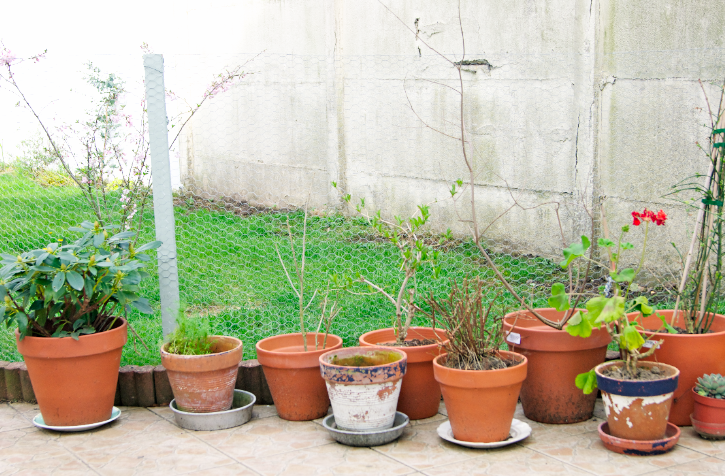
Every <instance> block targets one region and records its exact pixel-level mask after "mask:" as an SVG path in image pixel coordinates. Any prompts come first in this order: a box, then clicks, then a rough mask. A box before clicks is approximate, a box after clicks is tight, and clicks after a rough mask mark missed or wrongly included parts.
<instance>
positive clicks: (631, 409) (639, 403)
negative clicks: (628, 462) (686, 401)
mask: <svg viewBox="0 0 725 476" xmlns="http://www.w3.org/2000/svg"><path fill="white" fill-rule="evenodd" d="M623 366H624V362H622V361H613V362H607V363H604V364H600V365H598V366H597V367H596V369H595V370H596V374H597V386H598V387H599V389H600V390H601V392H602V401H603V402H604V411H605V413H606V414H607V423H608V426H609V434H610V435H611V436H614V437H616V438H622V439H625V440H638V441H639V440H661V439H662V438H664V436H665V432H666V430H667V416H668V415H669V414H670V407H671V406H672V394H673V392H674V390H675V389H676V388H677V381H678V376H679V373H680V372H679V370H677V369H676V368H675V367H672V366H670V365H666V364H660V363H656V362H639V369H640V372H639V375H638V376H637V377H634V378H632V376H631V375H628V374H627V372H624V373H623V372H622V371H621V367H623ZM614 376H624V377H629V378H628V379H622V378H617V377H614Z"/></svg>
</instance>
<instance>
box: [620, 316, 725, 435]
mask: <svg viewBox="0 0 725 476" xmlns="http://www.w3.org/2000/svg"><path fill="white" fill-rule="evenodd" d="M658 313H659V314H660V315H662V316H663V317H665V319H667V322H670V318H671V317H672V310H668V311H658ZM638 315H639V314H638V313H633V314H629V315H628V316H627V317H629V319H630V320H634V319H635V318H636V317H637V316H638ZM643 323H644V328H645V329H648V330H657V329H659V328H660V327H661V326H662V322H661V321H660V320H659V318H658V317H657V316H655V315H652V316H649V317H646V318H644V321H643ZM675 326H679V327H682V328H684V327H685V325H684V322H683V321H682V318H681V317H680V316H678V318H677V320H676V321H675ZM710 329H711V330H712V331H714V332H713V333H711V334H668V333H658V334H655V335H654V336H652V337H649V334H648V337H647V338H648V339H650V340H660V339H663V340H664V342H663V343H662V345H661V346H660V348H659V349H657V350H656V351H655V353H654V355H653V356H652V357H649V358H648V359H646V360H652V361H657V362H662V363H664V364H669V365H672V366H673V367H677V368H678V369H680V384H679V386H678V387H677V390H675V395H674V399H673V401H672V410H670V422H671V423H674V424H675V425H678V426H690V424H691V422H690V415H691V414H692V412H693V410H694V407H695V401H694V399H693V397H692V392H691V391H690V389H692V387H694V386H695V384H696V383H697V377H701V376H702V375H703V374H721V375H725V316H723V315H721V314H716V315H715V319H714V321H713V323H712V326H711V327H710Z"/></svg>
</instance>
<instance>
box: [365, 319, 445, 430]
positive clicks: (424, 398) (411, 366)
mask: <svg viewBox="0 0 725 476" xmlns="http://www.w3.org/2000/svg"><path fill="white" fill-rule="evenodd" d="M445 335H446V331H445V330H443V329H433V328H432V327H411V328H409V329H408V335H407V336H406V339H405V340H413V339H421V340H424V339H435V340H438V341H440V344H430V345H421V346H415V347H397V346H388V345H386V346H385V348H386V349H399V350H402V351H404V352H405V353H406V355H407V356H408V369H407V371H406V372H405V376H404V377H403V383H402V387H401V389H400V398H399V399H398V411H399V412H401V413H405V414H406V415H408V418H410V419H411V420H421V419H423V418H430V417H432V416H433V415H435V414H436V413H438V407H439V405H440V403H441V387H440V385H438V382H436V380H435V377H434V376H433V359H435V358H436V357H438V356H439V355H441V353H442V352H443V349H442V345H444V344H446V343H447V342H448V339H446V338H445ZM395 337H396V335H395V330H394V329H380V330H377V331H372V332H367V333H365V334H363V335H361V336H360V345H361V346H371V345H379V344H388V343H392V342H395Z"/></svg>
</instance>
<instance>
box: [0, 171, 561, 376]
mask: <svg viewBox="0 0 725 476" xmlns="http://www.w3.org/2000/svg"><path fill="white" fill-rule="evenodd" d="M111 199H117V197H114V196H113V194H111ZM183 203H186V202H183ZM0 210H2V217H3V226H2V228H1V229H0V251H2V252H8V253H17V252H20V251H24V250H28V249H32V248H37V247H40V246H45V245H46V244H47V243H48V242H49V241H50V240H52V239H55V238H56V237H58V236H60V235H63V234H67V233H66V232H65V231H64V230H66V229H67V228H68V227H70V226H74V225H77V224H78V223H80V222H81V221H83V220H85V219H90V220H92V214H91V212H90V209H89V207H88V205H87V204H86V202H85V199H84V198H83V197H82V195H81V194H80V192H79V191H78V190H77V189H76V188H75V187H52V188H43V187H40V186H39V185H37V184H36V183H34V182H33V181H31V180H29V179H27V178H24V177H22V176H18V175H16V174H13V173H5V174H2V175H0ZM175 216H176V225H177V231H176V240H177V247H178V266H179V282H180V294H181V299H182V301H183V303H184V305H185V306H186V312H187V314H189V315H193V316H200V317H203V318H207V319H209V320H210V323H211V325H212V328H213V330H214V332H215V333H221V334H226V335H232V336H236V337H239V338H240V339H242V340H243V342H244V349H245V350H244V353H245V358H247V359H249V358H254V357H255V355H256V354H255V351H254V344H255V343H256V342H257V341H258V340H260V339H262V338H264V337H268V336H271V335H275V334H280V333H287V332H297V331H298V330H299V319H298V307H297V305H298V303H297V297H296V296H295V295H294V293H293V291H292V290H291V288H290V286H289V284H288V282H287V279H286V277H285V275H284V272H283V270H282V267H281V265H280V264H279V260H278V258H277V254H276V251H275V244H276V245H277V246H278V247H279V249H280V252H281V254H282V256H283V257H284V258H286V260H287V263H291V253H290V251H289V244H288V241H287V235H286V233H287V231H286V220H287V218H288V217H289V219H290V223H291V224H292V227H293V232H294V238H295V241H296V246H297V247H298V249H299V248H300V247H301V241H302V236H301V234H302V220H303V216H304V214H303V213H302V212H301V211H294V212H284V213H281V212H280V213H260V214H253V215H249V216H244V217H240V216H237V215H235V214H234V213H232V212H229V211H225V210H223V209H220V210H214V209H213V207H199V206H194V205H191V206H189V205H184V206H177V207H176V209H175ZM140 233H141V242H146V241H150V240H153V239H154V225H153V216H152V213H149V214H147V216H146V219H145V221H144V226H143V229H142V230H141V231H140ZM307 241H308V245H307V253H306V256H307V267H306V289H307V290H308V291H307V293H308V294H307V295H308V296H311V295H312V290H314V289H315V288H324V286H325V283H326V282H327V277H328V275H330V274H332V273H335V274H337V275H340V276H351V277H355V276H356V275H357V274H358V273H360V274H362V275H364V276H365V277H366V278H368V279H369V280H371V281H373V282H375V283H378V284H379V285H382V286H384V287H385V288H386V289H389V290H392V289H393V287H394V286H395V285H396V284H397V283H399V282H400V280H401V273H400V272H399V270H398V267H397V266H398V264H399V261H398V257H397V250H396V249H395V248H394V247H393V245H391V244H390V243H387V242H385V241H384V240H381V239H380V237H378V236H376V235H375V234H374V231H373V230H372V229H371V227H369V226H367V225H366V224H365V222H364V221H363V220H361V219H359V218H357V219H356V218H348V217H344V216H342V215H337V214H336V215H328V216H310V217H309V220H308V240H307ZM441 255H442V257H441V263H442V272H441V276H440V277H439V278H438V279H433V277H432V274H431V272H430V270H428V269H426V270H424V271H422V272H420V273H419V276H418V281H417V285H418V289H419V290H420V292H421V295H422V296H427V295H428V294H429V293H430V292H432V293H434V294H437V295H441V294H442V293H447V292H448V290H449V289H450V283H451V281H452V280H462V279H463V277H465V276H467V275H480V276H482V277H483V279H485V280H486V282H489V283H490V284H491V292H493V290H494V289H495V288H496V287H497V283H496V281H495V279H494V277H493V273H492V272H491V271H490V270H488V269H487V268H486V267H485V265H484V264H483V260H482V258H481V256H480V254H479V252H478V251H477V250H476V249H475V247H474V246H473V244H472V243H470V242H467V241H457V242H454V243H451V244H449V245H448V246H446V247H444V248H443V249H442V252H441ZM495 259H496V261H497V263H498V264H499V265H500V266H501V268H502V270H503V272H504V273H505V274H506V275H507V276H508V277H509V278H510V279H511V280H512V281H513V282H514V283H515V284H516V287H517V288H518V289H517V291H518V292H520V293H521V294H522V295H524V296H527V297H529V298H531V299H532V300H533V303H534V305H535V306H538V307H542V306H545V304H546V295H547V294H548V291H549V287H550V285H551V283H553V282H555V280H556V281H563V280H564V279H565V276H566V275H565V274H564V273H563V272H562V271H561V269H560V268H559V266H558V265H556V264H555V263H552V262H551V261H548V260H545V259H542V258H527V257H513V256H511V255H500V256H499V255H497V256H495ZM288 266H289V264H288ZM148 271H149V272H150V273H151V274H152V276H153V278H152V279H150V280H148V281H147V282H145V283H144V295H145V296H146V297H147V298H149V300H150V301H151V303H152V306H153V307H154V309H155V310H156V312H155V314H154V315H153V316H146V315H141V314H136V313H134V314H131V315H130V316H129V322H130V323H131V325H132V326H133V328H134V329H135V331H136V333H138V335H139V336H140V337H141V340H142V341H143V342H144V343H145V344H146V345H147V346H148V350H147V349H146V348H145V347H144V345H143V344H142V343H141V342H140V341H139V339H136V338H135V337H134V336H133V334H129V344H127V345H126V347H125V348H124V352H123V359H122V364H123V365H126V364H136V365H150V364H158V363H159V361H160V359H159V355H158V346H159V344H160V342H161V340H162V334H161V318H160V310H159V309H160V306H159V287H158V286H159V285H158V278H157V275H156V269H155V265H151V266H150V267H149V269H148ZM360 291H361V292H362V293H363V294H361V295H356V294H350V293H344V294H343V295H342V296H341V305H342V309H343V310H342V311H341V313H340V314H339V315H338V317H337V319H336V320H335V322H334V323H333V325H332V329H331V332H333V333H335V334H337V335H339V336H341V337H343V339H344V343H345V345H348V346H349V345H354V344H355V343H356V342H357V338H358V337H359V336H360V334H362V333H364V332H367V331H369V330H373V329H377V328H381V327H389V326H390V325H391V324H392V318H393V316H394V308H393V307H392V305H391V304H390V303H389V302H388V301H387V300H385V299H384V298H383V297H382V296H380V295H377V294H372V295H371V294H369V293H368V290H367V289H366V288H362V287H361V288H360ZM503 299H504V303H505V304H506V305H507V306H508V309H509V310H515V309H517V308H518V306H516V305H515V304H514V301H513V299H512V298H511V297H510V296H504V298H503ZM319 314H320V310H319V306H318V305H317V303H313V305H312V306H310V308H309V311H308V324H307V329H308V330H310V329H312V328H313V327H315V326H316V321H317V319H318V316H319ZM415 324H417V325H429V322H428V321H427V320H426V319H425V317H424V316H418V317H416V322H415ZM0 360H20V355H19V354H18V353H17V351H16V350H15V343H14V338H13V336H12V335H11V334H10V333H9V332H8V331H0Z"/></svg>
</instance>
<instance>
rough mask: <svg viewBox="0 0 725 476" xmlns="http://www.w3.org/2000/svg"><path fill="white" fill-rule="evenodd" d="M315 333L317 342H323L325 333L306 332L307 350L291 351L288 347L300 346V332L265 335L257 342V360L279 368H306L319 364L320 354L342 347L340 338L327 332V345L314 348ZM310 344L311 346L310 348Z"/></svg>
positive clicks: (265, 364)
mask: <svg viewBox="0 0 725 476" xmlns="http://www.w3.org/2000/svg"><path fill="white" fill-rule="evenodd" d="M315 335H317V336H318V342H319V343H320V344H322V342H324V338H325V337H324V336H325V334H324V333H322V332H320V333H316V332H307V352H305V351H304V350H302V351H291V350H288V349H294V348H302V333H301V332H293V333H291V334H280V335H276V336H271V337H267V338H265V339H262V340H260V341H258V342H257V344H256V345H255V348H256V349H257V360H258V361H259V363H260V364H261V365H264V366H266V367H274V368H279V369H306V368H310V367H317V366H319V365H320V360H319V358H320V355H322V354H324V353H325V352H328V351H330V350H335V349H339V348H341V347H342V338H341V337H339V336H336V335H334V334H327V345H326V346H325V348H324V349H318V350H315V349H314V345H315V339H314V337H315ZM310 344H311V345H312V348H310Z"/></svg>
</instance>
